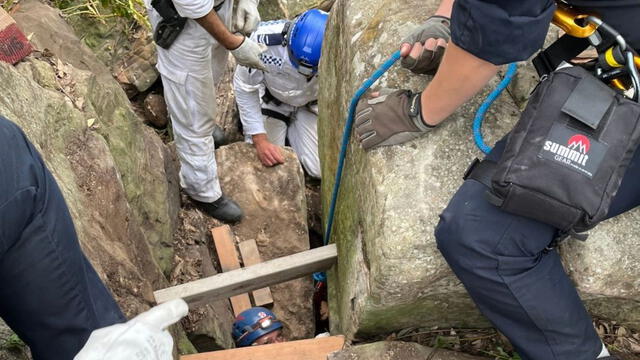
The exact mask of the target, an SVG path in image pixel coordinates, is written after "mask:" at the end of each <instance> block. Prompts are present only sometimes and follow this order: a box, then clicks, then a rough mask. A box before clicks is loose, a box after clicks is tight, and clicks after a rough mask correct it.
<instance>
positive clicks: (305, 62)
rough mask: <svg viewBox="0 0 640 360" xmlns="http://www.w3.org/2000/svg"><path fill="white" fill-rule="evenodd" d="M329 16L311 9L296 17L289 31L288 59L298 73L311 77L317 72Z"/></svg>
mask: <svg viewBox="0 0 640 360" xmlns="http://www.w3.org/2000/svg"><path fill="white" fill-rule="evenodd" d="M328 17H329V14H328V13H326V12H324V11H322V10H318V9H311V10H307V11H305V12H303V13H302V14H300V16H298V17H297V18H296V19H295V20H294V22H293V25H292V26H291V28H290V29H289V34H288V36H287V38H288V45H289V46H288V48H289V59H291V63H292V64H293V66H294V67H295V68H296V69H298V71H299V72H300V73H301V74H303V75H305V76H311V75H314V74H315V73H316V72H318V63H319V62H320V53H321V52H322V38H323V37H324V29H325V28H326V26H327V18H328Z"/></svg>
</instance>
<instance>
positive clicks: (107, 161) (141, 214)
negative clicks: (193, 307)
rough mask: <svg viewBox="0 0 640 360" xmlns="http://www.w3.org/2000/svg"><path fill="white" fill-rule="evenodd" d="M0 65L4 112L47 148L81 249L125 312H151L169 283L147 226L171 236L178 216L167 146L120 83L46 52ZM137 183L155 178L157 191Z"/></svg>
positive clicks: (0, 109)
mask: <svg viewBox="0 0 640 360" xmlns="http://www.w3.org/2000/svg"><path fill="white" fill-rule="evenodd" d="M0 69H1V71H0V73H1V75H0V77H1V79H0V82H1V84H2V85H0V86H4V87H5V89H2V90H3V91H2V93H3V96H2V98H1V99H0V114H2V115H4V116H6V117H7V118H9V119H11V120H12V121H14V122H16V123H17V124H18V125H19V126H20V127H22V129H23V130H24V131H25V133H26V134H27V136H28V137H29V138H30V139H31V141H32V142H33V143H34V145H35V146H36V148H37V149H38V150H39V151H40V153H41V154H42V156H43V158H44V161H45V162H46V163H47V165H48V167H49V168H50V170H51V172H52V173H53V175H54V177H55V178H56V180H57V182H58V183H59V185H60V188H61V190H62V192H63V195H64V197H65V199H66V201H67V204H68V206H69V209H70V212H71V216H72V217H73V220H74V223H75V226H76V230H77V233H78V238H79V240H80V244H81V245H82V248H83V250H84V252H85V254H86V255H87V257H88V258H89V260H90V261H91V263H92V264H93V265H94V267H95V268H96V271H97V272H98V274H99V275H100V277H101V279H102V280H103V281H104V282H105V284H106V285H107V286H108V287H109V289H110V290H111V291H112V293H113V295H114V297H115V299H116V301H117V302H118V304H119V305H120V307H121V308H122V310H123V311H124V313H125V315H126V316H128V317H132V316H134V315H136V314H138V313H140V312H142V311H145V310H147V309H148V308H149V307H150V306H152V305H153V303H154V298H153V290H154V289H157V288H162V287H166V286H167V281H166V279H165V278H164V276H163V274H162V272H161V270H160V268H159V267H158V265H157V263H156V261H154V257H153V255H152V252H151V250H150V247H149V244H148V242H147V241H149V240H150V239H151V238H150V237H149V236H148V235H149V234H147V232H151V233H154V234H158V233H159V232H160V231H162V230H163V227H162V226H160V227H157V228H154V227H153V226H152V225H153V223H154V222H156V221H163V222H166V225H164V226H166V229H164V231H167V232H168V234H167V236H169V239H170V236H171V227H172V223H174V222H175V220H172V219H171V217H170V212H169V204H168V201H167V199H168V198H171V197H170V196H169V192H170V190H169V188H170V185H169V182H168V180H167V172H166V168H165V158H164V156H165V154H164V153H163V151H164V150H165V146H164V145H163V144H162V142H161V141H160V140H159V139H158V138H157V136H156V135H155V134H153V132H150V131H149V130H148V129H145V128H144V127H143V126H142V125H141V124H140V122H139V121H137V120H136V119H133V118H130V117H129V116H128V115H127V114H128V112H129V111H131V110H130V109H129V107H128V101H127V100H126V96H124V93H123V92H122V90H121V89H120V88H119V86H118V85H117V83H115V82H114V83H113V84H111V85H109V84H100V85H99V84H98V83H97V80H96V77H95V76H93V75H92V74H91V73H89V72H86V71H81V70H77V69H75V68H73V67H71V66H68V65H63V64H62V63H61V62H60V61H57V60H55V59H49V58H43V59H42V60H39V59H35V58H29V59H27V61H26V62H23V63H22V64H20V65H19V66H18V67H17V68H14V67H12V66H9V65H6V64H0ZM51 86H54V87H51ZM123 96H124V99H123V98H122V97H123ZM136 124H137V125H136ZM143 178H144V181H143V180H142V179H143ZM132 181H134V182H145V183H147V184H149V185H150V186H151V185H152V184H153V186H155V188H154V189H155V190H154V191H156V192H158V193H156V194H153V192H152V191H150V190H149V188H147V189H145V190H140V189H139V186H140V185H138V184H132V183H130V182H132ZM175 186H176V185H173V187H175ZM138 191H140V192H139V193H138ZM145 191H148V192H149V196H148V197H146V196H144V192H145ZM131 195H137V196H131ZM141 197H146V199H145V200H144V201H141V200H140V199H139V198H141ZM174 199H175V197H174ZM147 208H148V209H149V211H146V210H145V209H147ZM152 236H153V235H152ZM180 342H181V343H182V341H180ZM183 345H186V344H185V343H183ZM186 346H188V345H186Z"/></svg>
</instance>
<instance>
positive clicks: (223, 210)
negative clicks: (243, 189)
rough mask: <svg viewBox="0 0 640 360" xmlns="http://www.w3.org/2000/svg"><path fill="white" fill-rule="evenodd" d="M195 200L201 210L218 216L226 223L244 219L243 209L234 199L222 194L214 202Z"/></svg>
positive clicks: (212, 215) (215, 216) (214, 216)
mask: <svg viewBox="0 0 640 360" xmlns="http://www.w3.org/2000/svg"><path fill="white" fill-rule="evenodd" d="M193 202H194V203H195V204H196V206H198V207H199V208H200V210H202V211H204V212H206V213H207V214H209V216H211V217H213V218H216V219H218V220H220V221H224V222H226V223H234V222H238V221H240V220H242V209H241V208H240V206H239V205H238V204H237V203H236V202H235V201H233V200H231V199H229V198H228V197H226V196H224V195H222V196H220V198H219V199H218V200H216V201H214V202H210V203H206V202H202V201H198V200H193Z"/></svg>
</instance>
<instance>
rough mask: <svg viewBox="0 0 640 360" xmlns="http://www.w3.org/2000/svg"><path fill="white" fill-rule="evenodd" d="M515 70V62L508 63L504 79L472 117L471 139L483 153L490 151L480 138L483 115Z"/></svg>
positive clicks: (505, 86)
mask: <svg viewBox="0 0 640 360" xmlns="http://www.w3.org/2000/svg"><path fill="white" fill-rule="evenodd" d="M516 70H518V66H517V65H516V64H515V63H511V64H509V67H508V68H507V73H506V74H505V76H504V79H502V81H501V82H500V84H498V87H496V88H495V89H493V91H492V92H491V93H490V94H489V96H487V98H486V99H485V100H484V102H483V103H482V105H480V107H479V108H478V111H477V112H476V116H475V117H474V118H473V141H474V142H475V143H476V146H477V147H478V149H480V151H482V152H483V153H485V154H488V153H489V152H490V151H491V147H490V146H489V145H487V144H485V142H484V139H483V138H482V122H483V121H484V116H485V114H486V113H487V110H489V107H491V104H493V102H494V101H495V100H496V99H497V98H498V96H500V94H502V91H504V89H506V88H507V86H508V85H509V83H510V82H511V79H513V76H514V75H515V74H516Z"/></svg>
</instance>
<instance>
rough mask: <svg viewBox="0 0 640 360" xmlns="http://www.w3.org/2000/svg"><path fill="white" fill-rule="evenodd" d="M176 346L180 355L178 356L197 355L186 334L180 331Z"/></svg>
mask: <svg viewBox="0 0 640 360" xmlns="http://www.w3.org/2000/svg"><path fill="white" fill-rule="evenodd" d="M177 346H178V353H180V355H189V354H196V353H198V350H196V348H195V346H193V344H192V343H191V341H189V339H188V338H187V334H185V332H184V331H183V330H182V329H180V330H179V334H178V339H177Z"/></svg>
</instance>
